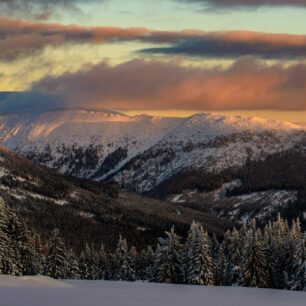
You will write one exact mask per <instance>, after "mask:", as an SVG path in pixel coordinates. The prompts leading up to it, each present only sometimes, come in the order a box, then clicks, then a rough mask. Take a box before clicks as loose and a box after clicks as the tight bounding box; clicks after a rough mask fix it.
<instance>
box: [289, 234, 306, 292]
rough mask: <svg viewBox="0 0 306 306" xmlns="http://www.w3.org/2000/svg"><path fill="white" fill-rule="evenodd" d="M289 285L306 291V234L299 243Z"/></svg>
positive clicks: (291, 287) (292, 288)
mask: <svg viewBox="0 0 306 306" xmlns="http://www.w3.org/2000/svg"><path fill="white" fill-rule="evenodd" d="M287 287H288V289H291V290H299V291H306V234H304V236H303V237H302V238H301V239H300V241H299V243H298V244H297V247H296V252H295V254H294V258H293V261H292V263H291V269H290V275H289V280H288V283H287Z"/></svg>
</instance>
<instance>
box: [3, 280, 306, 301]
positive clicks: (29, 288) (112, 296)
mask: <svg viewBox="0 0 306 306" xmlns="http://www.w3.org/2000/svg"><path fill="white" fill-rule="evenodd" d="M0 296H1V299H0V305H1V306H41V305H44V306H98V305H99V306H157V305H158V306H187V305H189V306H193V305H194V306H196V305H199V306H223V305H224V306H225V305H226V306H300V305H301V306H302V305H303V306H304V305H305V300H306V293H305V292H292V291H282V290H270V289H252V288H238V287H202V286H181V285H168V284H148V283H141V282H137V283H128V282H107V281H58V280H53V279H50V278H47V277H42V276H36V277H20V278H17V277H12V276H0Z"/></svg>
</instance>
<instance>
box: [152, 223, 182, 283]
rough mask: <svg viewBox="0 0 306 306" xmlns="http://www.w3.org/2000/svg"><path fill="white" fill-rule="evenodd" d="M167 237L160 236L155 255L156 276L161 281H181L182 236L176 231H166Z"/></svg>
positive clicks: (155, 278)
mask: <svg viewBox="0 0 306 306" xmlns="http://www.w3.org/2000/svg"><path fill="white" fill-rule="evenodd" d="M165 233H166V235H167V237H166V238H158V241H159V246H158V247H157V250H156V252H155V255H154V273H155V275H154V278H153V280H154V281H156V282H159V283H176V284H178V283H181V282H182V280H183V273H182V260H181V250H182V247H183V246H182V244H181V239H182V238H181V237H179V236H178V235H177V234H176V233H175V232H174V227H172V228H171V231H170V232H165Z"/></svg>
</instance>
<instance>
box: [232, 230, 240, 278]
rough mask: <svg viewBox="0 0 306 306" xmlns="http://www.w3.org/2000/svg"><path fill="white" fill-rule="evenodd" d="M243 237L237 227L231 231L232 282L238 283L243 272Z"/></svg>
mask: <svg viewBox="0 0 306 306" xmlns="http://www.w3.org/2000/svg"><path fill="white" fill-rule="evenodd" d="M241 249H242V244H241V239H240V236H239V232H238V231H237V230H236V228H234V229H233V231H232V233H231V243H230V250H231V253H232V255H231V258H230V260H231V265H230V266H231V281H232V283H238V282H239V276H240V273H241V258H242V254H241Z"/></svg>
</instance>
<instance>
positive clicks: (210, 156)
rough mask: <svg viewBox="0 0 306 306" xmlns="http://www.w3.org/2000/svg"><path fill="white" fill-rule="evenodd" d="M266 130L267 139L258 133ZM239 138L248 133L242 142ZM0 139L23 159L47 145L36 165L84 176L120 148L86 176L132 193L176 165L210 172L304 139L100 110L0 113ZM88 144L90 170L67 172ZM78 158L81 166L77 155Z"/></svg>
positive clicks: (259, 122) (247, 122) (223, 119)
mask: <svg viewBox="0 0 306 306" xmlns="http://www.w3.org/2000/svg"><path fill="white" fill-rule="evenodd" d="M267 131H268V132H269V135H270V136H267V135H260V133H263V132H267ZM243 133H249V135H250V136H251V137H250V139H248V137H247V136H245V135H244V134H243ZM233 134H235V137H233V138H229V140H228V141H227V140H225V141H224V142H223V143H222V144H220V143H219V141H220V139H219V140H218V139H217V140H216V138H218V137H219V138H220V137H221V138H222V137H223V138H224V137H226V136H229V135H233ZM236 134H239V136H237V135H236ZM0 135H1V137H0V141H2V143H3V145H4V146H5V147H7V148H9V149H12V150H15V151H17V152H18V153H21V154H23V155H27V153H29V152H35V154H36V155H39V154H42V153H46V152H45V149H46V146H47V145H48V146H49V148H50V156H51V159H50V160H47V161H45V162H43V163H44V165H46V166H48V167H51V168H52V167H53V168H56V169H57V170H59V171H60V172H61V173H65V174H73V175H75V174H77V175H78V176H80V177H85V178H92V177H93V176H94V175H95V174H96V172H97V170H98V169H99V168H100V166H101V164H102V163H103V161H104V160H105V158H106V157H107V156H108V155H109V154H111V153H113V152H115V151H116V150H117V149H118V148H122V149H126V150H127V157H126V158H124V159H123V160H121V161H118V162H117V164H116V165H115V166H114V167H113V168H112V169H111V170H109V172H108V173H102V174H101V175H100V174H99V175H98V176H94V179H96V180H103V179H105V178H106V177H107V176H108V175H111V174H112V173H116V175H115V176H114V177H113V178H112V179H113V180H114V181H117V182H118V183H119V184H121V183H122V188H125V186H135V190H133V191H137V192H145V191H149V190H150V189H152V188H154V187H156V186H157V185H158V184H160V183H161V182H163V181H164V180H165V179H167V178H169V177H171V176H172V175H173V174H175V173H177V172H178V171H180V170H182V169H184V168H196V169H198V168H200V169H205V170H206V171H207V172H211V171H214V172H218V171H222V170H224V169H226V168H227V167H234V166H241V165H243V164H244V163H245V161H246V159H247V158H248V157H249V155H248V150H251V151H252V152H253V153H252V156H251V157H252V159H257V158H262V157H263V156H265V155H266V154H271V153H274V152H279V151H281V150H286V149H289V148H291V147H294V146H295V145H297V144H299V143H300V142H301V139H302V137H303V135H305V126H303V125H300V124H293V123H289V122H282V121H274V120H266V119H260V118H251V117H241V116H238V117H234V116H221V115H217V114H211V113H199V114H195V115H193V116H191V117H188V118H175V117H174V118H163V117H154V116H147V115H140V116H127V115H124V114H120V113H117V112H112V111H106V110H105V111H86V110H61V111H51V112H46V113H41V114H11V115H6V116H3V115H2V116H1V115H0ZM189 143H190V144H192V145H194V146H193V149H192V150H191V151H188V150H187V151H185V150H183V148H184V146H186V145H187V144H189ZM205 144H206V145H207V146H205ZM89 147H92V148H93V151H94V152H95V153H97V156H95V158H97V164H96V166H94V167H93V168H91V167H88V166H86V163H84V164H85V165H84V167H83V166H82V167H81V168H78V169H77V170H76V171H77V173H74V172H73V169H74V168H73V165H75V164H76V161H77V160H78V159H79V158H78V157H76V156H74V154H75V153H74V152H75V150H81V151H82V150H83V151H85V150H86V149H87V148H89ZM164 149H169V150H168V151H169V152H174V153H175V154H174V157H172V158H173V159H171V160H170V161H167V160H169V156H167V153H165V152H164ZM146 151H148V152H149V153H152V154H151V155H152V156H153V157H150V158H148V159H146V160H142V153H144V154H145V152H146ZM160 152H161V153H160ZM44 155H45V154H43V156H44ZM47 155H48V154H47ZM137 155H138V156H137ZM135 156H137V158H136V161H135V163H134V165H137V166H139V168H138V170H137V169H136V170H135V169H133V167H131V169H129V170H126V171H125V172H124V173H123V171H119V172H117V170H119V169H120V168H121V167H122V166H123V165H124V164H125V163H127V162H128V161H129V160H131V159H132V158H134V157H135ZM148 156H150V154H148ZM63 160H65V162H64V163H62V161H63ZM165 160H166V161H165ZM82 161H83V162H85V161H86V158H84V156H83V157H82ZM148 174H150V175H148Z"/></svg>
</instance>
